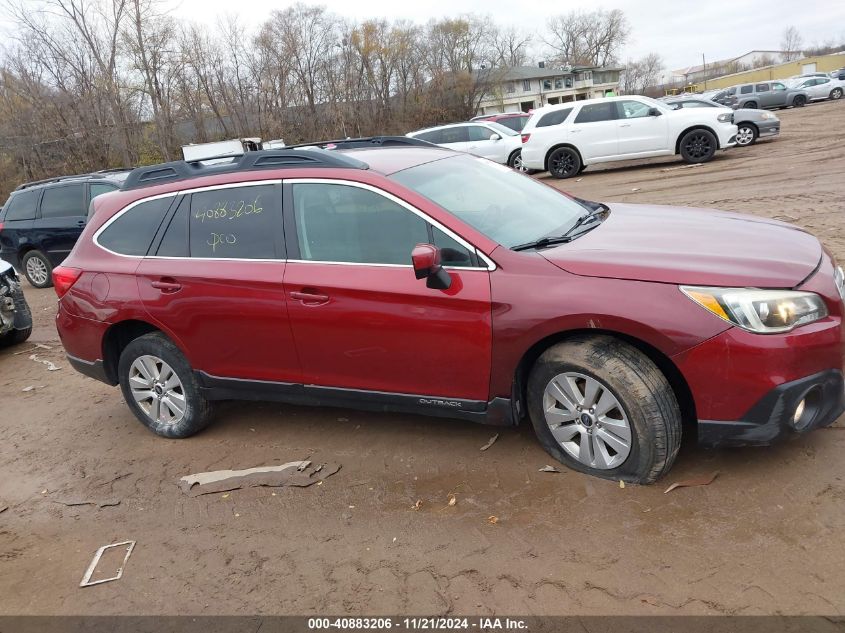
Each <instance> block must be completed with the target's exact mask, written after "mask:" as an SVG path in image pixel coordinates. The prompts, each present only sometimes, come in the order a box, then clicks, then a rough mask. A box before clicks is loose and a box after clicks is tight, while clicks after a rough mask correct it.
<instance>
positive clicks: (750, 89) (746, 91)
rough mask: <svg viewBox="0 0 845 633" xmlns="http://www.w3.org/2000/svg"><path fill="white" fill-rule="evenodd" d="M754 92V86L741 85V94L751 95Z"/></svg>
mask: <svg viewBox="0 0 845 633" xmlns="http://www.w3.org/2000/svg"><path fill="white" fill-rule="evenodd" d="M752 92H754V86H740V88H739V94H741V95H750V94H751V93H752Z"/></svg>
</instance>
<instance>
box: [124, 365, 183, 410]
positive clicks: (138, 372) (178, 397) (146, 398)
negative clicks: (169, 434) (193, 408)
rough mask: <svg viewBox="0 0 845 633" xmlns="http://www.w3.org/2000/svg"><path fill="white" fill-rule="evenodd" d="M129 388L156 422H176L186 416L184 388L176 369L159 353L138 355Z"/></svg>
mask: <svg viewBox="0 0 845 633" xmlns="http://www.w3.org/2000/svg"><path fill="white" fill-rule="evenodd" d="M129 388H130V390H131V392H132V397H133V398H135V402H136V403H137V404H138V406H139V407H140V409H141V411H143V412H144V414H145V415H146V416H147V417H148V418H149V419H150V420H152V421H153V422H156V423H163V424H177V423H178V422H180V421H181V420H182V418H183V417H185V409H186V403H185V389H184V387H183V386H182V381H181V380H180V379H179V376H178V375H177V374H176V372H175V371H173V368H172V367H171V366H170V365H168V364H167V363H165V362H164V361H163V360H161V359H160V358H158V357H157V356H152V355H144V356H139V357H138V358H136V359H135V360H134V361H133V362H132V365H130V367H129Z"/></svg>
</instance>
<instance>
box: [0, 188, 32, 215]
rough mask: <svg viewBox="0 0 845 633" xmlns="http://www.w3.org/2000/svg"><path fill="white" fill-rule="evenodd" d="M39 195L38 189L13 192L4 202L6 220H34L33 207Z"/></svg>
mask: <svg viewBox="0 0 845 633" xmlns="http://www.w3.org/2000/svg"><path fill="white" fill-rule="evenodd" d="M40 196H41V190H40V189H31V190H30V191H21V192H18V193H13V194H12V196H11V197H10V198H9V201H8V202H7V203H6V216H5V217H4V218H3V219H4V220H5V221H6V222H11V221H12V220H34V219H35V209H36V207H38V198H39V197H40Z"/></svg>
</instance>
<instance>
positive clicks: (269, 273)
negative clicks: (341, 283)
mask: <svg viewBox="0 0 845 633" xmlns="http://www.w3.org/2000/svg"><path fill="white" fill-rule="evenodd" d="M281 200H282V196H281V185H279V184H274V183H256V184H251V185H248V186H247V185H246V184H244V185H241V186H236V187H231V186H229V187H222V188H216V189H209V190H204V191H197V192H195V193H193V194H186V195H184V196H182V197H181V198H180V199H179V200H177V201H176V205H177V206H176V208H175V211H174V210H173V209H171V211H170V213H169V215H168V217H166V218H165V220H164V224H165V225H166V228H165V229H164V231H163V232H162V233H161V234H160V236H159V237H158V238H157V241H156V242H154V243H153V245H152V247H151V255H150V256H147V257H145V258H144V260H143V261H142V262H141V265H140V266H139V267H138V269H137V272H136V274H135V276H136V278H137V280H138V290H139V292H140V295H141V299H142V301H143V303H144V307H145V308H146V310H147V312H148V313H149V314H150V316H151V317H152V318H153V319H154V320H155V321H156V322H157V323H158V324H160V325H161V326H162V327H163V329H165V330H166V331H167V332H168V333H170V334H172V335H173V336H174V337H175V338H176V339H177V342H181V343H183V345H184V346H183V350H184V351H185V353H186V355H187V356H188V360H189V361H190V364H191V366H192V367H194V368H195V369H197V370H200V371H203V372H205V373H206V374H209V375H211V376H215V377H219V378H236V379H251V380H264V381H273V382H283V383H297V382H299V378H300V372H299V363H298V360H297V358H296V350H295V348H294V344H293V337H292V334H291V330H290V324H289V323H288V319H287V312H286V309H285V297H284V289H283V285H282V284H283V277H284V271H285V262H284V243H283V237H282V226H281V223H282V213H281Z"/></svg>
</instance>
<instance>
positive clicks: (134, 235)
mask: <svg viewBox="0 0 845 633" xmlns="http://www.w3.org/2000/svg"><path fill="white" fill-rule="evenodd" d="M172 202H173V196H167V197H165V198H157V199H155V200H147V201H146V202H142V203H140V204H137V205H135V206H134V207H132V208H131V209H129V210H128V211H126V212H124V213H123V214H121V215H119V216H117V218H116V219H115V220H114V221H113V222H112V223H111V224H109V225H108V226H106V228H105V229H103V231H102V233H100V235H99V237H98V238H97V242H98V243H99V244H100V246H102V247H104V248H107V249H108V250H110V251H113V252H115V253H119V254H121V255H135V256H144V255H146V254H147V251H148V250H149V248H150V243H151V242H152V241H153V237H154V236H155V234H156V231H158V227H159V225H160V224H161V221H162V220H163V219H164V214H165V213H167V210H168V209H169V208H170V204H171V203H172Z"/></svg>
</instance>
